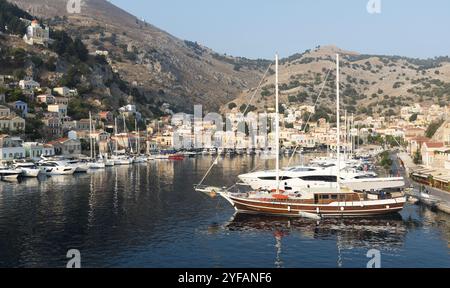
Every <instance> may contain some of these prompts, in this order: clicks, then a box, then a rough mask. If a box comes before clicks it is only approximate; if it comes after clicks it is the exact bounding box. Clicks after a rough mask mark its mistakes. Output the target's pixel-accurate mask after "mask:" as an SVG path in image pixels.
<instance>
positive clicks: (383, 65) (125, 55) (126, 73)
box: [0, 0, 450, 116]
mask: <svg viewBox="0 0 450 288" xmlns="http://www.w3.org/2000/svg"><path fill="white" fill-rule="evenodd" d="M8 1H9V2H12V3H15V4H17V5H18V6H19V7H21V8H22V9H24V10H25V11H27V12H28V13H30V14H31V15H33V16H37V17H40V18H41V19H42V20H43V22H44V23H47V24H49V25H50V26H51V27H52V29H54V30H55V31H58V30H60V31H66V32H67V33H68V34H69V35H70V36H72V37H73V38H76V37H80V38H81V40H82V42H83V43H84V44H85V45H86V47H87V48H88V51H89V53H91V54H93V53H94V52H95V51H96V50H102V51H108V53H109V56H108V57H107V58H108V61H109V63H106V64H105V63H90V64H89V65H88V67H85V69H78V71H76V72H78V76H79V78H80V82H89V83H88V85H87V86H89V87H90V88H91V89H86V91H88V94H87V95H86V96H87V97H88V99H91V98H92V99H95V100H98V102H100V104H99V103H97V104H99V105H103V104H104V103H108V105H113V106H114V107H115V106H117V105H118V104H123V103H124V102H130V103H131V102H133V103H137V104H138V106H139V109H140V110H141V111H143V112H144V114H145V115H147V116H149V115H152V114H154V113H157V109H158V108H159V107H160V106H161V104H163V103H164V102H168V103H170V104H172V105H173V106H174V107H175V110H178V111H191V110H192V108H193V105H194V104H203V105H204V106H205V108H206V110H210V111H211V110H217V109H219V108H220V109H222V110H223V111H228V110H230V109H231V110H239V109H241V106H242V105H243V104H247V103H248V101H249V99H250V95H251V94H252V93H253V92H254V89H255V87H256V86H257V84H258V83H259V81H260V80H261V78H262V75H263V73H264V71H265V70H266V69H267V67H268V65H269V64H270V63H271V61H269V60H263V59H261V60H249V59H245V58H238V57H231V56H227V55H220V54H218V53H215V52H214V51H212V50H211V49H208V48H207V47H204V46H202V45H200V44H198V43H197V42H192V41H187V40H181V39H178V38H176V37H174V36H172V35H170V34H169V33H167V32H165V31H162V30H160V29H158V28H157V27H154V26H153V25H151V24H149V23H147V22H145V21H142V20H139V19H137V18H136V17H135V16H133V15H131V14H129V13H127V12H125V11H123V10H122V9H120V8H118V7H116V6H114V5H113V4H111V3H109V2H108V1H106V0H83V1H82V6H81V11H80V12H81V13H79V14H77V13H75V14H71V13H68V11H67V9H66V4H67V1H62V0H39V1H37V0H8ZM8 41H10V42H9V44H8V42H7V41H6V40H5V41H3V45H7V46H9V47H15V46H14V45H19V46H20V47H23V49H26V50H28V51H30V50H31V52H30V53H32V54H33V53H34V54H39V53H41V55H42V54H44V55H45V56H44V61H47V62H48V61H49V59H48V58H49V57H50V56H51V55H52V54H51V51H43V50H45V49H41V48H35V47H27V45H24V44H21V43H20V39H9V40H8ZM38 50H40V51H41V52H39V51H38ZM336 53H340V54H341V55H342V60H341V67H342V70H341V72H342V75H341V86H342V97H343V100H342V101H343V105H344V107H345V109H347V110H348V111H349V112H350V113H358V114H364V115H373V114H379V115H392V114H395V113H397V112H398V110H399V109H400V107H402V106H404V105H408V104H411V103H416V102H423V103H436V104H441V105H444V104H446V103H448V101H449V100H450V99H449V97H450V59H449V58H448V57H439V58H434V59H412V58H406V57H400V56H383V55H364V54H360V53H357V52H351V51H344V50H341V49H339V48H337V47H333V46H325V47H316V49H312V50H307V51H305V52H303V53H299V54H295V55H292V56H289V57H287V58H284V59H282V60H281V66H280V82H281V84H280V89H281V96H282V101H283V103H286V104H287V103H293V104H311V103H313V101H314V100H315V99H316V97H317V95H318V92H319V91H320V89H321V87H322V85H323V81H324V79H325V76H326V75H327V73H328V70H329V69H331V71H330V75H329V77H328V81H327V82H326V85H325V87H324V90H323V95H322V97H321V99H320V105H321V106H322V108H329V107H334V99H335V91H334V90H335V84H334V79H335V74H334V69H335V64H334V61H335V59H334V58H335V54H336ZM29 62H30V61H28V64H29V65H28V68H30V67H31V68H30V69H33V68H35V67H34V66H33V65H31V63H29ZM47 62H45V63H47ZM66 62H67V61H60V62H58V63H56V64H57V65H56V66H57V67H56V71H55V73H51V71H50V72H49V71H45V69H44V71H34V72H35V73H38V74H39V75H38V76H39V78H41V79H43V78H44V79H45V78H47V79H50V80H51V79H57V78H58V77H62V75H65V74H67V72H71V71H70V69H69V68H70V65H69V64H70V63H69V64H68V63H66ZM91 62H92V60H91ZM100 62H101V61H100ZM30 65H31V66H30ZM82 68H83V67H82ZM272 68H273V67H272ZM41 70H42V69H41ZM84 71H87V74H86V75H84V74H83V72H84ZM0 72H1V71H0ZM72 72H73V71H72ZM270 72H271V73H269V75H268V77H267V78H266V79H265V82H264V84H263V87H262V88H263V89H262V90H260V91H258V92H257V97H255V100H254V102H253V103H252V105H253V107H251V108H252V109H264V108H269V107H273V102H274V100H273V98H274V97H273V96H274V86H273V83H274V75H273V70H271V71H270ZM89 97H90V98H89ZM94 104H95V103H94ZM328 111H330V110H328Z"/></svg>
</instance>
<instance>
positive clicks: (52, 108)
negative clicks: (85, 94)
mask: <svg viewBox="0 0 450 288" xmlns="http://www.w3.org/2000/svg"><path fill="white" fill-rule="evenodd" d="M47 111H48V112H55V113H58V115H59V116H60V117H65V116H67V105H65V104H52V105H48V106H47Z"/></svg>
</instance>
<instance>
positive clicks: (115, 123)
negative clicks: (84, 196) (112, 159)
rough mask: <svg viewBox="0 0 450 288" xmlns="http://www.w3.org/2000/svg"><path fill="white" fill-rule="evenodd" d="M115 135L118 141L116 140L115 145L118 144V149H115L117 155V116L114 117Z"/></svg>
mask: <svg viewBox="0 0 450 288" xmlns="http://www.w3.org/2000/svg"><path fill="white" fill-rule="evenodd" d="M114 135H115V136H116V141H115V146H116V149H115V154H116V156H117V148H118V147H117V141H118V140H117V117H116V118H114Z"/></svg>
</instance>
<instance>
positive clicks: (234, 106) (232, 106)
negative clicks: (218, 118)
mask: <svg viewBox="0 0 450 288" xmlns="http://www.w3.org/2000/svg"><path fill="white" fill-rule="evenodd" d="M236 107H237V105H236V103H234V102H231V103H229V104H228V109H230V110H232V109H234V108H236Z"/></svg>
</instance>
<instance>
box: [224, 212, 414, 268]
mask: <svg viewBox="0 0 450 288" xmlns="http://www.w3.org/2000/svg"><path fill="white" fill-rule="evenodd" d="M408 226H409V224H408V221H404V220H403V219H402V216H401V215H400V214H393V215H390V216H384V217H376V218H373V217H372V218H367V219H365V218H353V219H352V218H341V219H333V218H331V219H324V220H320V221H314V220H311V219H305V218H289V217H271V216H261V215H252V214H240V213H237V214H235V215H234V216H233V217H232V219H231V220H230V221H229V222H228V223H226V224H225V225H224V226H223V227H224V229H226V230H228V231H233V232H263V233H264V232H265V233H272V235H273V237H274V238H275V250H276V259H275V266H276V267H283V261H282V260H281V255H282V240H283V238H285V237H288V236H297V235H298V236H299V237H301V238H302V239H311V240H332V239H335V240H336V246H337V257H338V259H337V266H338V267H341V266H343V263H342V262H343V260H342V259H343V257H342V253H343V252H344V251H345V250H352V249H367V250H370V249H379V250H383V251H391V252H393V251H397V250H401V249H403V245H404V242H405V238H406V234H407V231H408Z"/></svg>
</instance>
